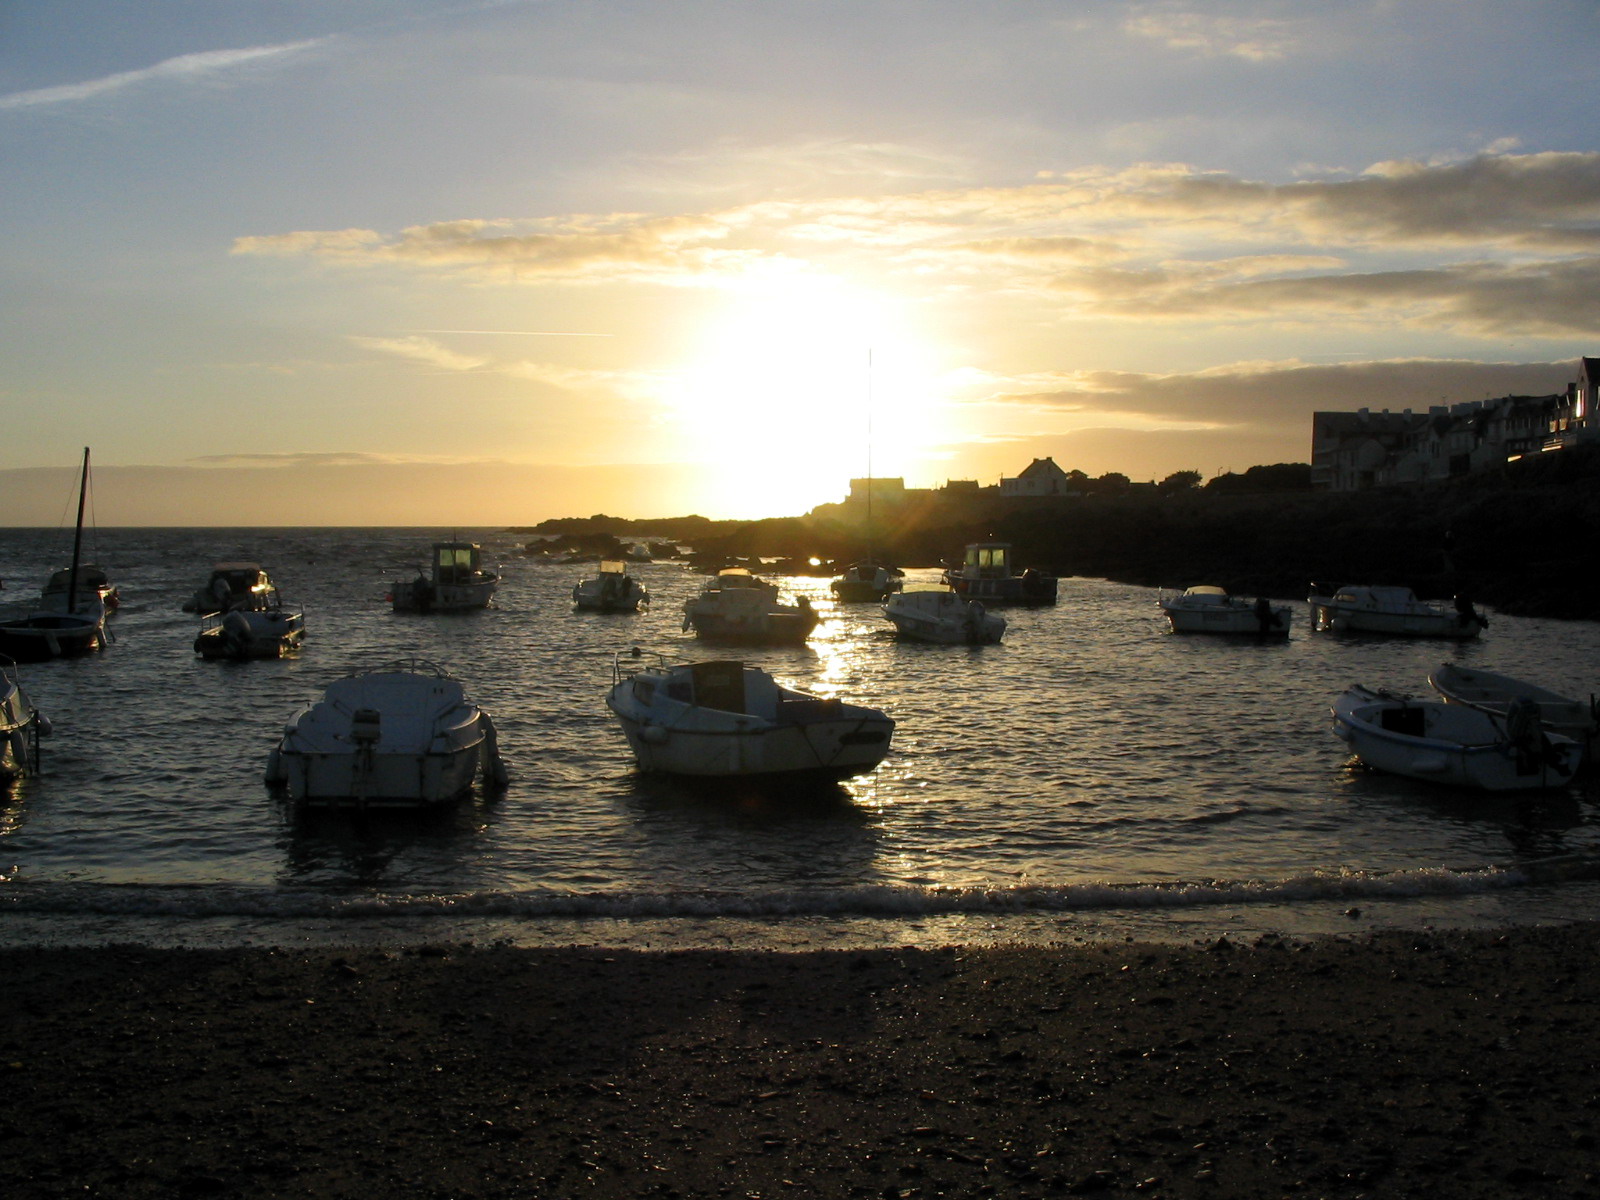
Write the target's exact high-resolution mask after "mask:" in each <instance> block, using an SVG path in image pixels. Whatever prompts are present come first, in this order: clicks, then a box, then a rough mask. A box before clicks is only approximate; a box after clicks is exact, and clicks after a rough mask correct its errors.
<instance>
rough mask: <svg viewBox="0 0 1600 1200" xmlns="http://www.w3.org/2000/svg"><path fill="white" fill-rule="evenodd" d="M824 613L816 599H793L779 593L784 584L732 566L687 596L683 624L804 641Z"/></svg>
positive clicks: (723, 638)
mask: <svg viewBox="0 0 1600 1200" xmlns="http://www.w3.org/2000/svg"><path fill="white" fill-rule="evenodd" d="M818 620H819V618H818V616H817V613H816V610H815V609H813V608H812V607H811V601H809V600H807V599H806V598H805V597H804V596H801V597H800V598H799V599H797V600H796V601H795V602H794V603H793V604H788V603H785V602H784V601H783V600H781V599H780V598H779V595H778V586H777V584H774V583H768V582H767V581H766V580H765V579H761V578H760V577H758V576H755V575H752V574H751V573H750V572H749V571H747V570H746V569H745V568H744V567H727V568H724V569H723V570H721V571H719V572H717V574H716V576H715V577H714V578H712V579H708V580H707V581H706V584H705V587H704V588H703V589H702V590H701V592H700V594H699V595H698V596H696V597H695V598H694V599H693V600H686V601H684V605H683V628H684V631H685V632H687V631H688V630H690V629H693V630H694V632H695V635H696V636H697V637H702V638H706V639H707V640H709V641H718V642H742V643H746V644H751V645H765V646H788V645H799V644H800V643H802V642H804V641H805V640H806V639H807V638H808V637H810V636H811V631H812V630H813V629H815V628H816V627H817V622H818Z"/></svg>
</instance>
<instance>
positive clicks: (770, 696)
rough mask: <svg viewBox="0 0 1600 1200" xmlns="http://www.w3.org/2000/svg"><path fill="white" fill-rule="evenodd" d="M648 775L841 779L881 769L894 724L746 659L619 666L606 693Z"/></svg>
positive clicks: (872, 709)
mask: <svg viewBox="0 0 1600 1200" xmlns="http://www.w3.org/2000/svg"><path fill="white" fill-rule="evenodd" d="M606 707H607V708H609V709H610V710H611V712H612V714H613V715H614V716H615V717H616V718H617V723H618V725H619V726H621V728H622V732H623V736H624V737H625V738H627V741H628V747H629V749H631V750H632V751H633V756H634V759H635V761H636V762H637V763H638V765H639V769H640V770H642V771H648V772H659V773H662V774H667V775H679V776H684V777H688V778H694V779H706V780H709V779H722V780H728V779H780V778H783V779H796V780H800V779H816V780H840V779H848V778H850V777H852V776H855V775H863V774H866V773H867V772H869V771H871V770H873V769H874V768H875V767H877V765H878V764H879V763H881V762H882V761H883V759H884V756H885V755H887V754H888V752H889V743H890V738H891V737H892V735H893V732H894V721H893V719H891V718H890V717H888V716H887V715H886V714H884V713H882V712H880V711H879V710H877V709H875V708H867V707H865V706H862V705H856V704H845V703H843V702H842V701H840V700H836V699H828V698H823V697H819V696H813V695H810V694H808V693H805V692H799V691H795V690H794V689H792V688H785V687H782V686H781V685H779V684H778V683H777V682H776V681H775V680H773V679H772V677H771V676H770V675H768V674H767V673H766V672H764V671H760V670H758V669H756V668H752V667H745V666H744V665H743V664H742V663H738V662H710V663H700V664H693V665H685V666H680V667H675V668H670V669H668V668H666V667H664V666H663V667H657V668H646V669H642V670H639V669H635V670H633V671H632V672H631V673H630V672H629V671H628V670H626V669H624V668H622V667H621V666H620V664H619V667H618V668H617V669H616V671H615V682H614V683H613V686H612V688H611V690H610V691H609V692H608V693H607V694H606Z"/></svg>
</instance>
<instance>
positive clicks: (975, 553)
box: [961, 542, 1012, 579]
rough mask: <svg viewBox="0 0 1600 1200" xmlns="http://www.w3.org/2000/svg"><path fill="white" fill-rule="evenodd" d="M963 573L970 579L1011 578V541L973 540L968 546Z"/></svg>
mask: <svg viewBox="0 0 1600 1200" xmlns="http://www.w3.org/2000/svg"><path fill="white" fill-rule="evenodd" d="M961 573H962V574H963V575H965V576H966V577H967V578H968V579H1009V578H1011V575H1012V570H1011V543H1010V542H973V543H972V544H971V545H969V546H968V547H967V557H966V562H965V563H964V564H963V566H962V571H961Z"/></svg>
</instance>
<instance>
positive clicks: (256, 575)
mask: <svg viewBox="0 0 1600 1200" xmlns="http://www.w3.org/2000/svg"><path fill="white" fill-rule="evenodd" d="M212 581H213V583H214V584H216V585H217V586H216V587H215V589H214V590H212V591H209V592H208V591H205V590H202V591H200V592H196V593H195V598H196V600H199V599H200V598H201V597H202V596H209V597H210V599H211V602H212V603H213V604H215V605H217V606H219V607H218V609H217V611H208V612H205V613H204V615H203V616H202V617H201V618H200V632H199V634H198V635H196V637H195V639H194V650H195V653H196V654H198V655H200V657H202V658H227V659H233V660H235V661H243V660H244V659H247V658H282V657H283V656H284V655H286V654H293V653H294V652H295V651H296V650H298V649H300V643H301V642H303V641H304V640H305V636H306V616H305V613H303V612H301V611H300V610H299V609H295V608H289V607H287V606H286V605H285V604H284V603H283V598H282V596H280V595H279V593H278V588H277V585H276V584H274V583H273V582H272V581H271V580H270V579H268V578H267V573H266V572H265V571H263V570H262V569H261V568H260V567H259V566H257V565H256V564H255V563H219V564H217V567H216V569H215V570H213V571H212ZM223 585H226V588H225V587H224V586H223Z"/></svg>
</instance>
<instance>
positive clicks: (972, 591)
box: [946, 573, 1056, 605]
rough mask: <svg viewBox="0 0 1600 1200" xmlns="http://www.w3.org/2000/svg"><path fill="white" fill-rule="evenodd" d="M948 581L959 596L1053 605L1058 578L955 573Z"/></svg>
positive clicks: (983, 600) (1011, 602) (997, 601)
mask: <svg viewBox="0 0 1600 1200" xmlns="http://www.w3.org/2000/svg"><path fill="white" fill-rule="evenodd" d="M946 582H948V583H949V585H950V587H951V589H952V590H954V591H955V593H956V595H958V596H962V597H964V598H966V599H968V600H980V601H982V602H983V603H984V604H1039V605H1044V604H1054V603H1055V602H1056V579H1055V576H1053V575H1043V574H1037V573H1034V574H1027V575H1008V576H1006V577H1005V578H1003V579H967V578H965V577H963V576H961V575H957V574H952V575H950V576H949V577H948V579H947V580H946Z"/></svg>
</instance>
